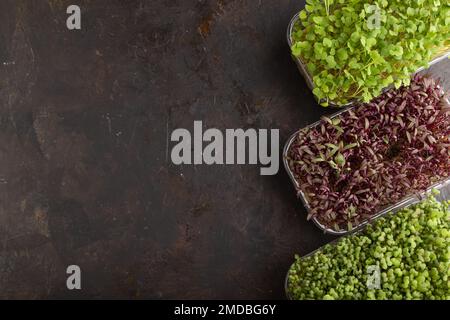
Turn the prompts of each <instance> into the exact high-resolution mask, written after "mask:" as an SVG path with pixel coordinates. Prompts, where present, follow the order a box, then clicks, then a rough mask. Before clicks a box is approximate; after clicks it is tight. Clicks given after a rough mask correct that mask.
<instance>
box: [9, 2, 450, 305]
mask: <svg viewBox="0 0 450 320" xmlns="http://www.w3.org/2000/svg"><path fill="white" fill-rule="evenodd" d="M70 4H78V5H80V6H81V8H82V12H83V16H82V25H83V28H82V30H81V31H68V30H67V28H66V25H65V21H66V18H67V15H66V13H65V12H66V8H67V6H68V5H70ZM303 5H304V1H299V0H295V1H287V0H277V1H275V0H270V1H269V0H267V1H266V0H261V1H256V0H252V1H237V0H236V1H232V0H210V1H206V0H199V1H189V2H188V1H181V0H170V1H169V0H167V1H158V2H157V1H144V0H130V1H124V0H108V1H106V0H78V1H65V0H61V1H59V0H48V1H45V0H0V298H33V299H36V298H168V299H172V298H183V299H184V298H188V299H190V298H212V299H217V298H235V299H257V298H258V299H265V298H275V299H278V298H280V299H282V298H284V291H283V284H284V283H283V281H284V277H285V273H286V271H287V269H288V267H289V265H290V264H291V262H292V260H293V255H294V254H295V253H299V254H305V253H307V252H309V251H312V250H313V249H315V248H317V247H319V246H321V245H322V244H324V243H326V242H327V241H329V240H331V237H329V236H325V235H323V234H322V233H321V232H320V231H319V230H318V229H316V227H315V226H314V225H312V224H311V223H308V222H307V221H306V219H305V212H304V209H303V208H302V206H301V204H300V203H299V202H298V201H297V199H296V197H295V195H294V192H293V188H292V186H291V185H290V181H289V180H288V177H287V175H286V174H285V173H284V171H283V169H282V168H280V173H279V174H278V175H277V176H274V177H262V176H260V175H259V168H258V167H256V166H215V167H208V166H196V167H194V166H180V167H177V166H174V165H172V164H171V162H170V158H168V148H169V147H170V145H169V144H168V140H169V138H170V134H171V132H172V131H173V130H174V129H176V128H179V127H182V128H188V129H191V128H192V126H193V122H194V120H203V122H204V124H205V126H206V127H208V128H210V127H215V128H219V129H226V128H241V127H242V128H264V129H271V128H278V129H280V133H281V140H282V142H283V143H284V141H285V140H286V139H287V138H288V136H289V135H290V134H291V133H292V132H294V131H295V130H296V129H298V128H300V127H303V126H305V125H307V124H309V123H311V122H313V121H315V120H317V119H318V118H319V117H320V115H321V114H324V113H330V112H331V110H326V109H323V108H321V107H318V106H317V105H316V104H315V102H314V100H313V97H312V94H311V93H310V92H309V90H308V89H307V87H306V85H305V82H304V81H303V79H302V78H301V76H300V75H299V73H298V72H297V70H296V67H295V64H294V63H293V62H292V61H291V58H290V54H289V50H288V47H287V44H286V40H285V36H286V27H287V24H288V22H289V20H290V18H291V17H292V16H293V14H294V13H295V12H296V11H298V10H299V9H300V8H302V7H303ZM435 69H436V70H437V71H438V74H440V75H441V76H443V77H444V78H445V77H447V78H448V74H449V69H450V64H449V62H448V61H446V62H443V63H441V64H440V65H439V66H437V67H436V68H435ZM446 85H447V87H448V82H446ZM191 130H192V129H191ZM70 264H78V265H80V266H81V268H82V271H83V273H82V286H83V290H82V291H81V292H76V293H74V292H69V291H68V290H67V289H66V286H65V281H66V274H65V271H66V267H67V266H68V265H70Z"/></svg>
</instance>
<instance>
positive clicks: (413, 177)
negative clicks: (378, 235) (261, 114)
mask: <svg viewBox="0 0 450 320" xmlns="http://www.w3.org/2000/svg"><path fill="white" fill-rule="evenodd" d="M288 163H289V166H290V169H291V170H292V172H293V174H294V177H295V179H296V180H297V182H298V192H299V193H300V192H301V193H303V195H304V196H305V198H306V199H307V201H308V203H309V206H310V208H311V211H310V215H309V217H308V219H311V218H313V217H314V218H315V219H317V220H318V221H319V222H320V223H321V224H323V225H325V226H326V227H328V228H330V229H335V230H337V231H338V230H339V231H340V230H345V229H352V228H353V227H354V226H357V225H359V224H361V223H362V222H364V221H365V220H367V219H369V218H371V217H372V216H373V215H374V214H376V213H377V212H378V211H380V210H382V209H384V208H385V207H387V206H388V205H392V204H394V203H396V202H398V201H399V200H401V199H403V198H405V197H406V196H408V195H411V194H412V193H414V192H420V191H424V190H425V189H427V188H428V187H430V186H431V185H432V184H433V183H436V182H440V181H443V180H445V179H446V178H448V177H449V176H450V106H449V105H448V103H447V100H446V99H445V96H444V94H443V92H442V89H441V88H440V87H439V85H438V83H437V82H436V81H434V80H433V79H431V78H427V77H425V78H424V77H419V76H416V77H415V78H414V79H413V80H412V81H411V84H410V85H409V86H406V87H401V88H400V89H391V90H389V91H387V92H385V93H384V94H382V95H381V96H380V97H378V98H376V99H374V100H373V101H372V102H371V103H368V104H364V105H360V106H357V107H355V108H351V109H349V110H348V111H345V112H343V113H341V114H340V115H339V116H338V117H335V118H333V119H330V118H327V117H323V119H322V120H321V122H320V124H319V125H317V126H315V127H313V128H309V129H304V130H301V131H300V133H299V134H298V136H297V138H296V139H295V140H294V142H293V144H292V145H291V147H290V149H289V152H288Z"/></svg>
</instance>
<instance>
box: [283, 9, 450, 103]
mask: <svg viewBox="0 0 450 320" xmlns="http://www.w3.org/2000/svg"><path fill="white" fill-rule="evenodd" d="M299 14H300V12H299V13H297V14H296V15H295V16H294V17H293V18H292V20H291V22H290V23H289V27H288V30H287V42H288V44H289V48H291V47H292V43H293V40H292V33H293V31H294V26H295V24H296V23H297V21H298V20H299ZM449 56H450V51H448V52H447V53H444V54H443V55H441V56H439V57H437V58H436V59H433V60H432V61H431V62H430V63H429V67H431V66H432V65H434V64H436V63H438V62H440V61H442V60H444V59H445V58H447V57H449ZM292 57H293V59H294V61H295V63H296V64H297V67H298V70H299V71H300V73H301V74H302V75H303V78H305V81H306V84H307V85H308V87H309V89H310V90H311V91H312V90H314V88H315V85H314V81H313V79H312V77H311V75H310V74H309V73H308V69H307V67H306V65H305V64H304V63H303V62H302V60H301V59H299V58H297V57H295V56H292ZM425 69H426V68H424V67H421V68H419V69H418V70H417V71H416V72H415V73H418V72H420V71H422V70H425ZM387 89H388V88H387ZM314 97H315V96H314ZM315 98H316V97H315ZM316 100H317V98H316ZM317 102H318V103H321V102H323V101H317ZM356 102H359V101H356V100H354V101H352V102H350V103H347V104H345V105H338V104H336V103H334V102H332V101H329V102H328V103H329V106H330V107H333V108H344V107H348V106H351V105H352V104H354V103H356Z"/></svg>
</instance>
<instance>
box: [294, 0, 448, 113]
mask: <svg viewBox="0 0 450 320" xmlns="http://www.w3.org/2000/svg"><path fill="white" fill-rule="evenodd" d="M306 3H307V4H306V8H305V10H302V11H301V12H300V15H299V18H300V19H299V22H298V23H297V24H296V25H295V26H294V32H293V35H292V38H293V39H292V40H293V44H292V48H291V49H292V53H293V55H294V56H296V57H297V58H299V59H300V60H302V61H303V62H304V63H305V64H306V65H307V69H308V72H309V74H310V75H311V76H312V78H313V81H314V85H315V89H314V94H315V95H316V96H317V97H318V98H319V99H321V100H322V101H324V103H323V105H325V106H326V105H328V101H333V103H335V104H338V105H344V104H347V103H349V102H352V101H353V100H360V101H364V102H368V101H370V100H371V99H372V98H373V97H376V96H378V95H379V94H380V93H381V92H382V90H383V89H384V88H386V87H388V86H389V85H391V84H395V86H396V87H397V88H398V87H400V86H401V85H402V84H408V83H409V80H410V75H411V74H412V73H414V72H416V71H417V69H418V68H419V67H422V66H427V65H428V63H429V62H430V61H431V60H432V59H433V58H435V57H436V56H438V55H439V54H443V52H446V51H448V50H449V48H450V40H449V39H450V3H449V1H443V0H414V1H405V0H389V1H388V0H307V1H306Z"/></svg>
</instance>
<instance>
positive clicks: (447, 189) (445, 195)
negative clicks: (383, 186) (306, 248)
mask: <svg viewBox="0 0 450 320" xmlns="http://www.w3.org/2000/svg"><path fill="white" fill-rule="evenodd" d="M432 189H437V190H439V191H440V194H439V195H438V196H435V197H436V199H438V200H439V201H445V200H450V178H449V179H447V180H446V182H444V183H440V184H438V185H436V186H434V187H432V188H429V189H428V190H427V192H424V193H422V194H420V195H417V196H416V197H415V198H414V200H412V201H410V202H408V203H407V204H404V205H403V206H399V207H397V208H396V209H395V210H392V211H388V212H386V213H384V214H382V215H378V217H377V218H381V217H382V216H384V215H385V214H387V213H389V212H392V213H395V212H396V211H398V210H401V209H404V208H406V207H409V206H411V205H414V204H417V203H419V202H420V201H422V200H423V199H424V198H425V197H426V196H427V195H428V194H429V193H431V190H432ZM374 220H375V219H371V222H373V221H374ZM366 225H367V224H366ZM363 231H364V229H362V228H360V229H359V230H354V231H352V232H351V234H355V233H361V232H363ZM348 235H350V234H348ZM348 235H347V236H348ZM342 238H343V237H340V238H337V239H336V240H334V241H332V242H330V243H329V244H331V245H335V244H337V243H338V242H339V241H341V240H342ZM322 249H323V247H320V248H318V249H316V250H314V251H312V252H311V253H308V254H307V255H305V256H303V257H302V259H306V258H307V257H310V256H312V255H314V254H315V253H316V252H318V251H320V250H322ZM291 268H292V266H291ZM291 268H289V270H288V272H287V274H286V278H285V283H284V289H285V293H286V297H287V299H288V300H292V298H291V296H290V293H289V272H290V271H291Z"/></svg>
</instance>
